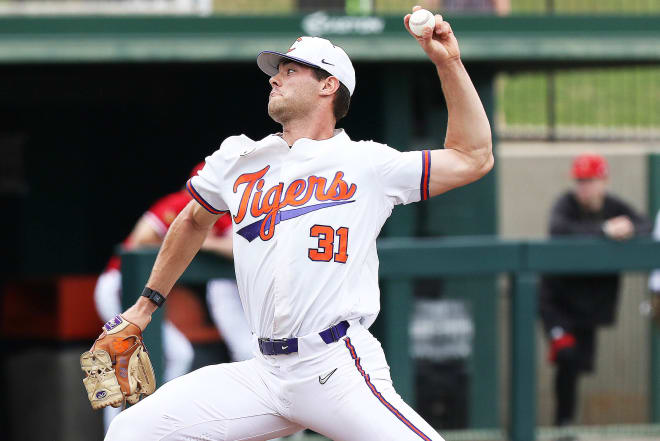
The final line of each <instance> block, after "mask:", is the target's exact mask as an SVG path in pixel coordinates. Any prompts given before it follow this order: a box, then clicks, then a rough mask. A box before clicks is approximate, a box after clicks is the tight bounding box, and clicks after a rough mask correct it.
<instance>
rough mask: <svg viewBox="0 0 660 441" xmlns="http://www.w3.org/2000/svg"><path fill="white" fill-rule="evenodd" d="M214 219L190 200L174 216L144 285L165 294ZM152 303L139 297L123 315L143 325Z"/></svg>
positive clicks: (195, 252) (195, 250)
mask: <svg viewBox="0 0 660 441" xmlns="http://www.w3.org/2000/svg"><path fill="white" fill-rule="evenodd" d="M217 219H218V216H217V215H212V214H210V213H209V212H207V211H206V210H204V208H202V207H201V206H200V205H199V204H198V203H197V202H195V201H191V202H189V203H188V205H186V207H185V208H184V209H183V211H181V213H179V215H178V216H177V217H176V219H175V220H174V222H173V223H172V225H171V226H170V229H169V230H168V232H167V235H166V236H165V240H164V241H163V245H162V246H161V248H160V251H159V252H158V257H156V263H154V267H153V269H152V271H151V276H150V277H149V281H148V282H147V286H148V287H149V288H151V289H153V290H155V291H158V292H159V293H161V294H163V295H164V296H167V294H168V293H169V292H170V290H171V289H172V286H174V283H176V281H177V280H178V279H179V277H180V276H181V274H183V272H184V271H185V269H186V268H187V267H188V265H189V264H190V262H191V261H192V259H193V257H195V254H197V252H198V251H199V249H200V247H201V246H202V243H203V242H204V239H205V238H206V236H207V235H208V233H209V231H210V230H211V228H212V227H213V224H214V223H215V221H216V220H217ZM155 310H156V306H155V305H154V304H153V302H151V300H149V299H147V298H146V297H139V298H138V300H137V301H136V302H135V304H134V305H133V306H131V307H130V308H129V309H127V310H126V311H125V312H124V313H123V316H124V317H125V318H126V319H127V320H129V321H131V322H133V323H135V324H136V325H137V326H139V327H140V329H144V328H145V327H146V326H147V325H148V324H149V322H150V321H151V314H152V313H153V312H154V311H155Z"/></svg>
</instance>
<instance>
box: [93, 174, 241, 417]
mask: <svg viewBox="0 0 660 441" xmlns="http://www.w3.org/2000/svg"><path fill="white" fill-rule="evenodd" d="M203 167H204V162H202V163H200V164H198V165H197V166H195V168H194V169H193V170H192V172H191V175H190V176H191V177H192V176H195V175H196V174H197V172H198V171H199V170H201V169H202V168H203ZM191 200H192V198H191V196H190V194H189V193H188V191H187V190H185V189H182V190H180V191H177V192H174V193H171V194H168V195H166V196H164V197H162V198H160V199H159V200H157V201H156V202H155V203H154V204H153V205H152V206H151V207H150V208H149V209H148V210H147V211H146V212H145V213H144V214H143V215H142V216H141V217H140V219H139V220H138V222H137V223H136V225H135V227H134V228H133V230H132V231H131V233H130V234H129V235H128V237H127V238H126V239H125V240H124V241H123V242H122V247H123V248H124V249H126V250H133V249H137V248H140V247H149V246H152V247H157V246H159V245H160V244H161V243H162V241H163V238H164V237H165V234H166V233H167V230H168V229H169V228H170V225H171V224H172V222H173V221H174V219H175V218H176V217H177V215H178V214H179V213H180V212H181V210H183V208H184V207H185V206H186V205H187V204H188V203H189V202H190V201H191ZM202 249H203V250H206V251H211V252H215V253H217V254H219V255H221V256H224V257H226V258H229V259H231V258H233V252H232V238H231V216H222V217H220V218H219V219H218V221H217V222H216V223H215V225H213V229H212V231H211V234H209V236H208V237H207V238H206V240H205V242H204V244H203V245H202ZM206 300H207V303H208V306H209V312H210V315H211V318H212V319H213V322H214V324H215V325H216V327H218V328H219V330H220V332H221V334H222V336H223V338H224V340H225V343H226V344H227V346H228V348H229V352H230V356H231V358H232V361H242V360H246V359H248V358H252V353H251V338H252V337H251V333H250V331H249V328H248V324H247V320H246V318H245V314H244V312H243V307H242V306H241V302H240V298H239V296H238V287H237V286H236V282H235V280H230V279H214V280H210V281H209V282H208V283H207V292H206ZM94 301H95V304H96V309H97V312H98V314H99V316H100V317H101V318H102V319H103V321H106V322H107V321H109V320H110V319H112V318H113V317H114V316H116V315H117V314H120V313H121V312H122V310H123V309H122V307H121V259H120V257H119V256H118V255H114V256H112V258H111V259H110V261H109V262H108V264H107V266H106V268H105V269H104V271H103V273H102V274H101V275H100V276H99V279H98V281H97V283H96V287H95V290H94ZM162 335H163V352H164V358H165V371H164V374H163V377H164V380H165V382H167V381H169V380H172V379H174V378H176V377H179V376H181V375H184V374H186V373H188V372H189V371H190V368H191V366H192V363H193V357H194V351H193V346H192V344H191V343H190V341H188V339H187V338H186V336H185V335H184V334H183V333H182V332H181V331H180V330H179V329H177V327H176V326H174V325H173V324H172V322H171V321H169V320H167V319H166V320H164V321H163V328H162ZM120 411H121V409H115V408H112V407H106V408H105V409H104V425H105V427H106V429H107V427H108V426H109V425H110V421H112V419H113V418H114V417H115V416H116V415H117V414H118V413H119V412H120Z"/></svg>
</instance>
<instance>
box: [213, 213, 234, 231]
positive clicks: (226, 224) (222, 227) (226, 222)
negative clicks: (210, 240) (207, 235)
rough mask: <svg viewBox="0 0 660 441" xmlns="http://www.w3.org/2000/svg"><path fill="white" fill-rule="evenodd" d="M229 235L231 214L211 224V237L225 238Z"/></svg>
mask: <svg viewBox="0 0 660 441" xmlns="http://www.w3.org/2000/svg"><path fill="white" fill-rule="evenodd" d="M229 233H231V213H227V214H225V215H224V216H220V219H218V220H217V221H216V223H215V224H213V235H215V236H225V235H227V234H229Z"/></svg>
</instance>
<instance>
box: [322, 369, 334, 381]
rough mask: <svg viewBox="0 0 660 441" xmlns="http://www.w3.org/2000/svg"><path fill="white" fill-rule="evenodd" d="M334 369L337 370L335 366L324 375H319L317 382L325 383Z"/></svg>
mask: <svg viewBox="0 0 660 441" xmlns="http://www.w3.org/2000/svg"><path fill="white" fill-rule="evenodd" d="M336 370H337V368H334V369H333V370H332V371H331V372H330V373H329V374H327V375H325V376H324V377H321V376H320V375H319V383H321V384H325V383H326V382H327V381H328V379H330V377H331V376H332V374H334V373H335V371H336Z"/></svg>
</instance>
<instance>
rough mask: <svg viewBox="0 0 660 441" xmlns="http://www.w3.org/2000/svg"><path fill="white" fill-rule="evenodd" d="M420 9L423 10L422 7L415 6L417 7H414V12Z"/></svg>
mask: <svg viewBox="0 0 660 441" xmlns="http://www.w3.org/2000/svg"><path fill="white" fill-rule="evenodd" d="M420 9H422V7H421V6H419V5H415V6H413V8H412V11H413V12H415V11H419V10H420Z"/></svg>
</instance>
